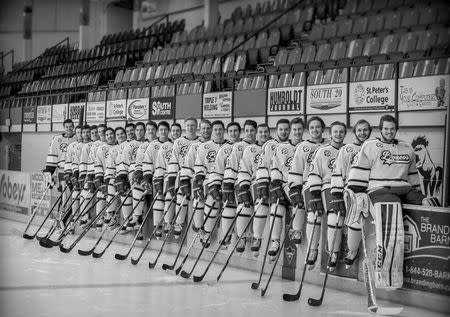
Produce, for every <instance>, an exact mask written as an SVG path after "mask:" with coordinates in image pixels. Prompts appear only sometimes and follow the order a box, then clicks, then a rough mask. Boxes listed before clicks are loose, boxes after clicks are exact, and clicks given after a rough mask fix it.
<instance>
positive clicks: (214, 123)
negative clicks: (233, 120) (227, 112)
mask: <svg viewBox="0 0 450 317" xmlns="http://www.w3.org/2000/svg"><path fill="white" fill-rule="evenodd" d="M215 125H221V126H222V128H223V129H225V124H223V121H222V120H215V121H213V122H212V123H211V127H213V126H215Z"/></svg>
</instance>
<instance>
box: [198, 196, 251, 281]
mask: <svg viewBox="0 0 450 317" xmlns="http://www.w3.org/2000/svg"><path fill="white" fill-rule="evenodd" d="M258 206H259V205H258ZM243 209H244V205H243V204H242V205H241V209H240V210H239V212H238V213H237V214H236V216H235V217H234V218H233V222H232V223H231V225H230V227H229V228H228V230H227V232H226V233H225V235H224V239H225V237H227V236H228V235H229V234H230V232H231V231H232V230H233V226H234V224H235V223H236V220H237V218H238V217H239V216H240V215H241V212H242V210H243ZM221 245H222V244H221V243H219V245H218V246H217V249H216V251H214V254H213V256H212V258H211V260H210V261H209V263H208V265H207V266H206V269H205V271H204V272H203V274H202V275H194V277H193V278H192V279H193V280H194V282H196V283H198V282H201V281H202V280H203V279H204V278H205V275H206V273H207V272H208V270H209V267H210V266H211V264H212V263H213V262H214V259H215V258H216V256H217V254H218V253H219V250H220V247H221Z"/></svg>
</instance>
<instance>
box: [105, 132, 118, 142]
mask: <svg viewBox="0 0 450 317" xmlns="http://www.w3.org/2000/svg"><path fill="white" fill-rule="evenodd" d="M105 139H106V142H107V143H108V144H114V143H115V141H116V140H115V138H114V131H112V130H108V131H106V132H105Z"/></svg>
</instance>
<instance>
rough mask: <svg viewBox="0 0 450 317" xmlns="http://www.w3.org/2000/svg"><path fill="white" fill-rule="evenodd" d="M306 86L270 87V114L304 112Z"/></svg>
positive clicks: (268, 104) (268, 94) (268, 111)
mask: <svg viewBox="0 0 450 317" xmlns="http://www.w3.org/2000/svg"><path fill="white" fill-rule="evenodd" d="M303 90H304V87H283V88H269V91H268V92H267V114H268V115H300V114H302V112H303V103H304V102H303V98H304V96H303V93H304V91H303Z"/></svg>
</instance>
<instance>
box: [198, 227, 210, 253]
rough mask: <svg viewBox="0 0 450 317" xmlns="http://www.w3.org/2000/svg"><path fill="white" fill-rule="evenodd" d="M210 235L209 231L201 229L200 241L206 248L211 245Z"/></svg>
mask: <svg viewBox="0 0 450 317" xmlns="http://www.w3.org/2000/svg"><path fill="white" fill-rule="evenodd" d="M209 236H210V233H209V232H206V231H205V230H204V229H201V231H200V242H201V244H202V245H203V247H204V248H205V249H207V248H208V247H209V245H210V244H211V242H210V241H209Z"/></svg>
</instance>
